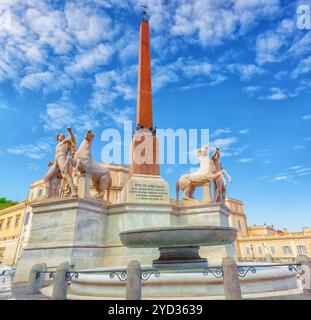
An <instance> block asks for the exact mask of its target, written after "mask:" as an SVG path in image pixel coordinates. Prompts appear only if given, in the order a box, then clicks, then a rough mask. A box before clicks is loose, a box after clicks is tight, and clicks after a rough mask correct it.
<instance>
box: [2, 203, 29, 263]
mask: <svg viewBox="0 0 311 320" xmlns="http://www.w3.org/2000/svg"><path fill="white" fill-rule="evenodd" d="M25 209H26V203H25V202H22V203H20V204H17V205H15V206H12V207H9V208H6V209H3V210H1V211H0V264H5V265H14V264H15V262H16V259H17V252H18V248H19V244H20V240H21V238H20V237H21V233H22V229H23V224H24V218H25Z"/></svg>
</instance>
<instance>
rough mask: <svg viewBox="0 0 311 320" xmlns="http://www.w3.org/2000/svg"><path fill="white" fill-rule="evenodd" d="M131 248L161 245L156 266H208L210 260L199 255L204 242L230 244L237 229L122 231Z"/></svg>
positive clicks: (124, 243) (155, 228) (211, 244)
mask: <svg viewBox="0 0 311 320" xmlns="http://www.w3.org/2000/svg"><path fill="white" fill-rule="evenodd" d="M119 236H120V240H121V242H122V244H123V245H124V246H126V247H129V248H159V251H160V257H159V259H157V260H154V261H153V263H152V266H153V267H154V268H173V269H190V268H204V267H206V266H207V260H206V259H203V258H201V257H200V255H199V252H198V251H199V249H200V246H215V245H225V244H230V243H232V242H234V241H235V239H236V236H237V229H234V228H230V227H219V226H193V225H190V226H189V225H187V226H168V227H154V228H146V229H136V230H129V231H124V232H121V233H120V234H119Z"/></svg>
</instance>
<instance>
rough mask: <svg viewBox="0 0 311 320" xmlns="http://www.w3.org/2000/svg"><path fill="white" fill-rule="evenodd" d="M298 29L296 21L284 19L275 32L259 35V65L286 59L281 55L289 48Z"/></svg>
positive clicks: (257, 47)
mask: <svg viewBox="0 0 311 320" xmlns="http://www.w3.org/2000/svg"><path fill="white" fill-rule="evenodd" d="M296 32H297V28H296V26H295V23H294V19H283V20H282V21H281V22H280V23H279V25H278V27H277V28H276V29H275V30H268V31H265V32H263V33H261V34H260V35H258V37H257V40H256V60H257V62H258V63H259V64H261V65H262V64H265V63H273V62H279V61H281V60H282V59H284V58H285V56H284V55H282V54H280V52H281V51H282V50H283V51H284V50H285V52H286V49H288V48H289V46H290V43H291V41H292V38H293V37H294V36H295V33H296Z"/></svg>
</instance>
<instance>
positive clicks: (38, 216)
mask: <svg viewBox="0 0 311 320" xmlns="http://www.w3.org/2000/svg"><path fill="white" fill-rule="evenodd" d="M31 206H32V210H33V219H32V227H31V235H30V239H29V242H28V245H27V247H26V248H24V250H23V252H22V254H21V257H20V258H19V260H18V262H17V269H16V275H15V277H14V282H19V281H26V280H27V279H28V277H29V272H30V270H31V267H32V266H33V265H35V264H36V263H46V265H47V266H48V267H57V266H58V265H59V264H61V263H63V262H64V261H68V262H69V264H71V265H74V268H75V269H82V268H91V267H98V266H102V265H103V259H104V251H105V249H104V232H103V230H104V229H105V227H104V226H105V219H106V216H105V212H106V210H107V209H106V207H105V206H104V205H103V204H102V203H101V202H97V201H91V200H86V199H47V200H44V201H40V202H37V203H33V204H31Z"/></svg>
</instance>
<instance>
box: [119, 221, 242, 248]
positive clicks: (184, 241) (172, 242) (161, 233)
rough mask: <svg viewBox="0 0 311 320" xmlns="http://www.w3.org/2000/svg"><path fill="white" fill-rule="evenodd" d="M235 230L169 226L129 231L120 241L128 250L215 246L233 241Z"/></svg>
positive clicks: (211, 227)
mask: <svg viewBox="0 0 311 320" xmlns="http://www.w3.org/2000/svg"><path fill="white" fill-rule="evenodd" d="M236 236H237V229H234V228H230V227H218V226H170V227H154V228H147V229H136V230H129V231H124V232H121V233H120V240H121V242H122V243H123V245H124V246H126V247H129V248H155V247H156V248H160V247H166V248H168V247H184V246H216V245H224V244H229V243H232V242H234V241H235V239H236Z"/></svg>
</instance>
